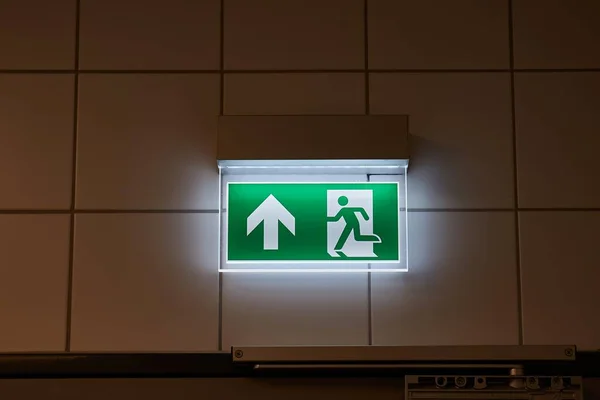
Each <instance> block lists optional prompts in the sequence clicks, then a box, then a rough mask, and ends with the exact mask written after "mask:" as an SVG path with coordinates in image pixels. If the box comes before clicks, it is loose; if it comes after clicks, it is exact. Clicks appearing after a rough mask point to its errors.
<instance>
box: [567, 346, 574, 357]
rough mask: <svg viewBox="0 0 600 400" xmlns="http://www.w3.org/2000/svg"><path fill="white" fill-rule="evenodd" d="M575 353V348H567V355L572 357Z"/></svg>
mask: <svg viewBox="0 0 600 400" xmlns="http://www.w3.org/2000/svg"><path fill="white" fill-rule="evenodd" d="M572 355H573V349H571V348H569V349H565V356H567V357H571V356H572Z"/></svg>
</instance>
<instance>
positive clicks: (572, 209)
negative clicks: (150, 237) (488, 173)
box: [0, 207, 600, 215]
mask: <svg viewBox="0 0 600 400" xmlns="http://www.w3.org/2000/svg"><path fill="white" fill-rule="evenodd" d="M218 212H219V210H218V209H203V210H184V209H181V210H164V209H139V210H138V209H94V210H91V209H90V210H66V209H65V210H56V209H30V210H29V209H28V210H18V209H10V210H2V209H0V215H40V214H41V215H46V214H62V215H71V214H75V215H77V214H217V213H218ZM407 212H409V213H428V212H465V213H467V212H468V213H477V212H488V213H495V212H600V207H585V208H575V207H555V208H540V207H520V208H510V207H508V208H408V210H407Z"/></svg>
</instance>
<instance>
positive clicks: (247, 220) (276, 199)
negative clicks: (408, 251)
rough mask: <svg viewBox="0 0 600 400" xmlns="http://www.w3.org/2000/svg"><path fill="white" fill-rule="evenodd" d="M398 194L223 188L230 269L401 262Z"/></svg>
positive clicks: (367, 188)
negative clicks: (279, 264)
mask: <svg viewBox="0 0 600 400" xmlns="http://www.w3.org/2000/svg"><path fill="white" fill-rule="evenodd" d="M398 189H399V187H398V183H395V182H378V183H244V182H240V183H229V184H228V185H227V236H226V246H227V247H226V254H227V262H230V263H245V262H246V263H249V262H252V263H255V262H277V261H280V262H319V263H324V262H325V263H327V262H332V263H335V262H345V263H347V262H352V261H357V262H368V263H376V262H387V263H389V262H394V261H400V248H399V242H400V240H399V208H400V205H399V190H398Z"/></svg>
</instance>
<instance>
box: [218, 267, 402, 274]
mask: <svg viewBox="0 0 600 400" xmlns="http://www.w3.org/2000/svg"><path fill="white" fill-rule="evenodd" d="M219 272H223V273H234V272H235V273H280V272H284V273H345V274H348V273H353V272H368V273H371V272H378V273H379V272H388V273H390V272H408V269H401V268H380V269H367V268H313V269H310V268H289V269H280V268H244V269H242V268H239V269H238V268H225V269H222V268H221V269H219Z"/></svg>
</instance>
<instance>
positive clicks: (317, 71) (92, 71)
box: [0, 68, 600, 74]
mask: <svg viewBox="0 0 600 400" xmlns="http://www.w3.org/2000/svg"><path fill="white" fill-rule="evenodd" d="M367 72H368V73H396V74H403V73H404V74H412V73H420V74H436V73H449V74H452V73H457V74H463V73H498V72H506V73H512V72H514V73H539V74H544V73H578V72H600V68H513V69H511V68H473V69H447V68H439V69H435V68H434V69H431V68H428V69H418V68H417V69H397V68H369V69H365V68H347V69H248V70H247V69H225V68H223V69H220V68H219V69H1V68H0V74H74V73H79V74H221V73H223V74H289V73H294V74H331V73H367Z"/></svg>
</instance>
